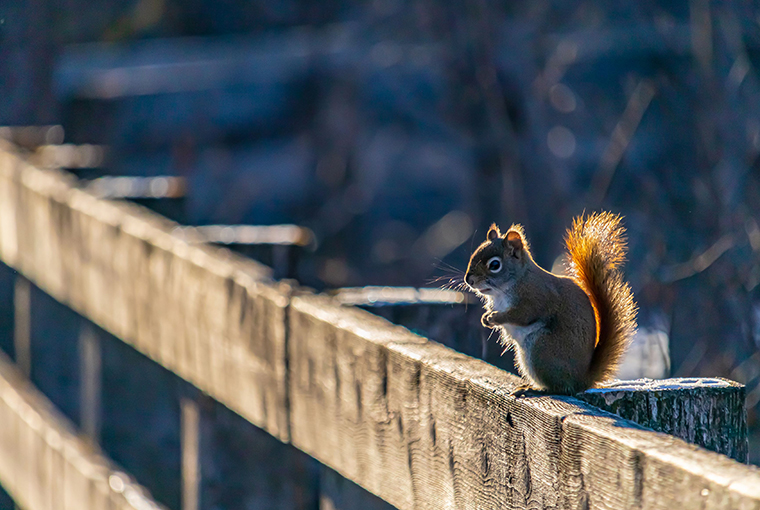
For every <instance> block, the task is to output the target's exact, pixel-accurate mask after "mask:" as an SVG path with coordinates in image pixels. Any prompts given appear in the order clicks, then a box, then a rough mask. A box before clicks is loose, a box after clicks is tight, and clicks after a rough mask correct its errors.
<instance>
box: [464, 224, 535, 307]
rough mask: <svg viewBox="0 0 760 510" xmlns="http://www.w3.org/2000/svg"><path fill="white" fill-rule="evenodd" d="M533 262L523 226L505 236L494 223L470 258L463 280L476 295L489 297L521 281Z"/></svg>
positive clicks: (513, 228)
mask: <svg viewBox="0 0 760 510" xmlns="http://www.w3.org/2000/svg"><path fill="white" fill-rule="evenodd" d="M530 260H531V256H530V251H529V248H528V241H527V240H526V239H525V233H524V232H523V228H522V226H520V225H512V226H511V227H510V228H509V230H508V231H507V232H506V233H505V234H502V233H501V231H500V230H499V227H497V226H496V224H495V223H494V224H493V225H491V228H489V229H488V234H487V235H486V240H485V241H484V242H483V243H482V244H481V245H480V246H478V248H477V249H476V250H475V252H474V253H473V254H472V256H471V257H470V263H469V264H468V265H467V273H466V274H465V277H464V281H465V283H466V284H467V285H468V286H469V287H470V289H472V290H473V291H474V292H475V293H477V294H480V295H486V296H488V295H490V294H493V293H494V292H495V291H496V290H499V289H504V288H505V287H507V286H508V285H510V283H511V282H513V281H515V280H517V279H519V278H520V276H522V275H523V274H524V273H525V271H526V267H527V264H528V262H529V261H530Z"/></svg>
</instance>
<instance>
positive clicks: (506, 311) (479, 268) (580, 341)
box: [465, 212, 636, 396]
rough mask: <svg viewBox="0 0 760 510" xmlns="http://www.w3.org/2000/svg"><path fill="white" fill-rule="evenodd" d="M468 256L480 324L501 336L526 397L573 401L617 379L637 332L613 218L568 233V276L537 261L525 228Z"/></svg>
mask: <svg viewBox="0 0 760 510" xmlns="http://www.w3.org/2000/svg"><path fill="white" fill-rule="evenodd" d="M486 237H487V239H486V241H485V242H483V244H481V245H480V246H479V247H478V248H477V249H476V250H475V252H474V253H473V254H472V256H471V257H470V263H469V265H468V266H467V273H466V274H465V283H466V284H467V285H468V286H469V288H470V289H472V290H473V291H474V292H475V293H476V294H477V295H478V296H480V297H481V299H483V301H484V304H485V308H486V312H485V314H483V317H482V319H481V322H482V324H483V326H485V327H487V328H498V329H500V330H501V335H502V342H503V343H504V344H505V345H507V346H508V347H512V348H514V350H515V355H516V356H515V359H516V363H517V368H518V371H519V372H520V375H522V377H523V379H524V384H523V385H521V386H519V387H518V388H517V389H516V390H515V391H514V394H515V395H518V396H519V395H521V394H524V393H525V392H526V391H529V390H540V391H545V392H548V393H553V394H564V395H574V394H576V393H579V392H581V391H584V390H587V389H589V388H591V387H594V386H595V385H597V384H598V383H601V382H603V381H606V380H608V379H610V378H612V377H614V375H615V372H616V370H617V367H618V364H619V363H620V360H621V358H622V356H623V354H624V353H625V350H626V348H627V347H628V344H629V342H630V339H631V337H632V336H633V333H634V331H635V329H636V304H635V303H634V301H633V294H632V292H631V287H630V286H629V285H628V284H627V283H626V282H625V281H624V280H623V275H622V273H621V271H620V265H621V264H622V262H623V260H624V258H625V252H626V247H627V245H626V238H625V229H624V228H623V226H622V225H621V217H620V216H619V215H615V214H612V213H609V212H602V213H598V214H591V215H589V216H587V217H584V216H580V217H578V218H576V219H575V220H574V221H573V225H572V227H571V228H570V229H569V230H568V231H567V235H566V237H565V244H566V247H567V253H568V257H569V261H570V262H569V272H568V274H569V276H558V275H555V274H552V273H550V272H548V271H546V270H544V269H542V268H541V267H539V266H538V265H537V264H536V262H535V261H534V260H533V257H532V256H531V253H530V248H529V246H528V241H527V240H526V238H525V233H524V231H523V228H522V227H521V226H520V225H512V227H510V229H509V230H508V231H507V232H506V233H505V234H502V233H501V231H500V230H499V227H497V226H496V224H493V225H491V228H490V229H489V230H488V234H487V236H486Z"/></svg>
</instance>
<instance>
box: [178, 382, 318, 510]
mask: <svg viewBox="0 0 760 510" xmlns="http://www.w3.org/2000/svg"><path fill="white" fill-rule="evenodd" d="M197 405H198V409H199V411H200V445H199V452H200V453H199V461H200V483H199V492H200V494H199V503H200V508H204V509H206V508H224V509H226V510H245V509H248V508H266V509H269V510H311V509H314V508H316V507H317V505H318V500H319V473H320V471H319V463H318V462H317V461H316V460H314V459H313V458H311V457H309V456H308V455H306V454H305V453H303V452H301V451H299V450H297V449H296V448H294V447H293V446H292V445H290V444H286V443H282V442H280V441H279V440H278V439H276V438H274V437H272V436H271V435H269V434H267V433H266V432H265V431H263V430H261V429H260V428H258V427H255V426H254V425H251V424H250V423H249V422H247V421H246V420H245V419H244V418H242V417H240V416H239V415H237V414H236V413H234V412H232V411H230V410H229V409H228V408H226V407H225V406H223V405H221V404H220V403H218V402H216V401H215V400H213V399H211V398H209V397H206V396H202V397H201V398H200V399H199V401H198V403H197ZM185 510H188V509H185Z"/></svg>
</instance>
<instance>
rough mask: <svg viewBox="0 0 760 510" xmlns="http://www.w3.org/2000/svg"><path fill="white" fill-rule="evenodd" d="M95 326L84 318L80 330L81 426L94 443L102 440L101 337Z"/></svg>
mask: <svg viewBox="0 0 760 510" xmlns="http://www.w3.org/2000/svg"><path fill="white" fill-rule="evenodd" d="M94 328H95V326H93V325H92V324H91V323H89V322H87V321H85V320H84V319H83V320H82V325H81V326H80V330H79V371H80V382H79V388H80V402H79V410H80V427H81V429H82V432H84V434H85V435H86V436H87V437H88V438H89V439H90V440H91V441H92V442H93V443H94V444H98V442H99V441H100V422H101V418H100V413H101V412H102V409H101V405H100V396H101V391H102V377H103V374H102V362H101V358H102V355H101V351H100V339H99V338H98V335H97V333H96V331H95V329H94Z"/></svg>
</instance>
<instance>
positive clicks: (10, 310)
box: [0, 262, 16, 359]
mask: <svg viewBox="0 0 760 510" xmlns="http://www.w3.org/2000/svg"><path fill="white" fill-rule="evenodd" d="M15 281H16V272H15V271H14V270H13V269H11V268H10V267H8V266H6V265H5V264H3V263H2V262H0V349H2V350H3V351H5V353H6V354H7V355H8V356H9V357H10V358H11V359H13V358H14V357H15V354H14V351H15V349H14V348H13V341H14V340H13V336H14V322H15V321H14V315H15V310H14V304H13V295H14V293H15V291H16V289H15Z"/></svg>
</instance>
